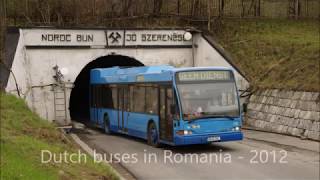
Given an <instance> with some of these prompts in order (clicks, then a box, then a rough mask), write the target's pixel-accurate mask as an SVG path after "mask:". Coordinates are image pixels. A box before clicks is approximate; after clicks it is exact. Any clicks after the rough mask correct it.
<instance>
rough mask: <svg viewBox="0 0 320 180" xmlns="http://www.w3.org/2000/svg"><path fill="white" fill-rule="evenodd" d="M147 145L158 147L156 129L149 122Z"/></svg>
mask: <svg viewBox="0 0 320 180" xmlns="http://www.w3.org/2000/svg"><path fill="white" fill-rule="evenodd" d="M148 144H149V145H151V146H154V147H159V146H160V143H159V141H158V132H157V128H156V125H155V124H154V123H153V122H151V123H150V124H149V126H148Z"/></svg>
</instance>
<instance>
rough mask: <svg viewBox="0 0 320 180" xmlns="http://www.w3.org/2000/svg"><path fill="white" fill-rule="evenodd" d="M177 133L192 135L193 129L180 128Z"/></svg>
mask: <svg viewBox="0 0 320 180" xmlns="http://www.w3.org/2000/svg"><path fill="white" fill-rule="evenodd" d="M176 134H178V135H181V136H182V135H190V134H192V131H189V130H179V131H176Z"/></svg>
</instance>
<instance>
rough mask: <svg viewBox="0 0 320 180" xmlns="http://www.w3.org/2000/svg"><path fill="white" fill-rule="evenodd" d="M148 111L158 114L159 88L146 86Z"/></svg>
mask: <svg viewBox="0 0 320 180" xmlns="http://www.w3.org/2000/svg"><path fill="white" fill-rule="evenodd" d="M146 113H149V114H158V88H157V87H156V86H149V87H146Z"/></svg>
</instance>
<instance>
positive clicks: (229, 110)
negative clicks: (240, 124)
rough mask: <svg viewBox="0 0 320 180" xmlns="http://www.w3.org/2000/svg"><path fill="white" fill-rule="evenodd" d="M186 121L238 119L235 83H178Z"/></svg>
mask: <svg viewBox="0 0 320 180" xmlns="http://www.w3.org/2000/svg"><path fill="white" fill-rule="evenodd" d="M177 88H178V92H179V96H180V101H181V106H182V114H183V119H184V120H192V119H198V118H209V117H238V116H239V114H240V111H239V103H238V98H237V92H236V86H235V83H234V81H206V82H201V81H195V82H193V83H190V82H188V83H177Z"/></svg>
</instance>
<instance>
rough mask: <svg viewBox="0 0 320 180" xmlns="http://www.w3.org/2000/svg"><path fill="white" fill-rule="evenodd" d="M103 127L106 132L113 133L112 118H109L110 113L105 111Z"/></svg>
mask: <svg viewBox="0 0 320 180" xmlns="http://www.w3.org/2000/svg"><path fill="white" fill-rule="evenodd" d="M103 127H104V128H103V129H104V132H105V133H106V134H111V130H110V118H109V115H108V113H105V114H104V115H103Z"/></svg>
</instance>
